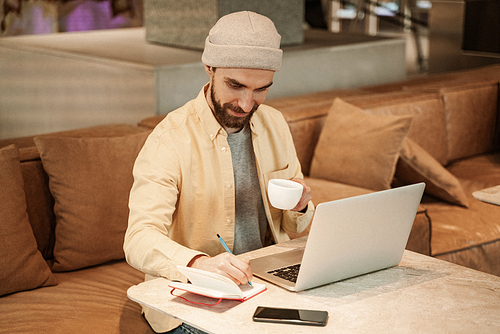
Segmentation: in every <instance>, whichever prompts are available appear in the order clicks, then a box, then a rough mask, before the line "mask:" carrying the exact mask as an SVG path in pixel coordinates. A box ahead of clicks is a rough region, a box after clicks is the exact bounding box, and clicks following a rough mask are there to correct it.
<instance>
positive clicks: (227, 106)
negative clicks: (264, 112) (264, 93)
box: [210, 85, 259, 129]
mask: <svg viewBox="0 0 500 334" xmlns="http://www.w3.org/2000/svg"><path fill="white" fill-rule="evenodd" d="M210 98H211V99H212V105H213V106H214V110H213V112H214V116H215V118H216V119H217V121H218V122H219V124H220V125H222V126H223V127H224V128H231V129H242V128H243V127H244V126H245V125H247V124H248V123H249V122H250V119H251V118H252V116H253V114H254V112H255V111H256V110H257V108H259V105H258V104H254V106H253V108H252V110H250V112H249V113H247V115H246V116H244V117H238V116H233V115H231V113H230V112H229V110H232V111H234V112H236V113H245V112H244V111H243V109H241V108H240V107H236V106H233V105H232V104H231V103H230V102H228V103H224V104H223V105H221V103H220V102H219V100H218V99H217V96H216V94H215V90H214V86H213V85H212V86H211V87H210Z"/></svg>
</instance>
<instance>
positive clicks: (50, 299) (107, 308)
mask: <svg viewBox="0 0 500 334" xmlns="http://www.w3.org/2000/svg"><path fill="white" fill-rule="evenodd" d="M54 276H55V277H56V279H57V281H58V282H59V284H58V285H57V286H51V287H47V288H43V289H38V290H35V291H27V292H20V293H16V294H14V295H10V296H5V297H3V298H0V314H1V315H2V316H1V317H0V332H2V333H42V334H43V333H46V334H48V333H93V334H94V333H106V334H111V333H141V334H153V333H154V331H153V330H152V329H151V327H150V326H149V325H148V323H147V321H146V319H144V317H143V316H142V314H141V305H139V304H138V303H136V302H133V301H132V300H130V299H128V298H127V289H128V288H129V287H131V286H132V285H136V284H139V283H141V282H143V281H144V274H143V273H142V272H140V271H138V270H136V269H134V268H132V267H131V266H129V265H128V264H127V263H126V262H125V261H124V260H122V261H113V262H110V263H107V264H103V265H100V266H94V267H91V268H87V269H84V270H76V271H71V272H64V273H54Z"/></svg>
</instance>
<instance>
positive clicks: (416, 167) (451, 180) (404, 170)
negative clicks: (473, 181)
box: [395, 138, 468, 207]
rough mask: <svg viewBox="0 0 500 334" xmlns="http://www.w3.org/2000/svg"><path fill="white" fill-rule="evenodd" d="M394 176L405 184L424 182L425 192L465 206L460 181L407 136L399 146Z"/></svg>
mask: <svg viewBox="0 0 500 334" xmlns="http://www.w3.org/2000/svg"><path fill="white" fill-rule="evenodd" d="M395 176H396V178H397V179H398V181H400V182H402V183H405V184H412V183H419V182H425V184H426V187H425V192H426V193H427V194H430V195H432V196H435V197H438V198H440V199H442V200H445V201H447V202H449V203H452V204H457V205H461V206H464V207H467V205H468V201H467V196H466V195H465V193H464V191H463V189H462V187H461V185H460V182H459V181H458V180H457V178H456V177H455V176H453V175H452V174H451V173H450V172H449V171H447V170H446V169H445V168H444V167H443V166H442V165H441V164H440V163H439V162H438V161H437V160H436V159H434V158H433V157H432V156H431V155H430V154H429V153H427V151H426V150H424V149H423V148H422V147H420V145H418V144H417V143H415V142H414V141H412V140H411V139H410V138H407V139H406V141H405V143H404V144H403V146H402V148H401V153H400V156H399V160H398V164H397V165H396V173H395Z"/></svg>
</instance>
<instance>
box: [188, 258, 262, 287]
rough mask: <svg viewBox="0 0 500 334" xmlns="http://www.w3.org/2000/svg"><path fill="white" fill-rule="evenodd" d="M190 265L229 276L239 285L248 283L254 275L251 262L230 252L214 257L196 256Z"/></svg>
mask: <svg viewBox="0 0 500 334" xmlns="http://www.w3.org/2000/svg"><path fill="white" fill-rule="evenodd" d="M190 266H191V267H193V268H198V269H202V270H207V271H211V272H214V273H217V274H220V275H223V276H226V277H229V278H230V279H231V280H233V282H235V283H236V284H238V285H241V284H248V282H249V281H250V280H251V279H252V276H253V273H252V269H251V268H250V262H249V261H248V260H242V259H239V258H237V257H236V256H234V255H233V254H230V253H222V254H219V255H217V256H214V257H208V256H201V257H198V258H195V259H194V260H193V261H192V262H191V264H190Z"/></svg>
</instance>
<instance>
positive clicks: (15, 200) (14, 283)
mask: <svg viewBox="0 0 500 334" xmlns="http://www.w3.org/2000/svg"><path fill="white" fill-rule="evenodd" d="M0 185H1V186H0V212H1V215H0V296H2V295H5V294H9V293H13V292H18V291H23V290H31V289H34V288H37V287H41V286H49V285H55V284H56V283H57V282H56V279H55V277H54V275H53V274H52V272H51V271H50V269H49V267H48V266H47V263H46V262H45V260H44V259H43V257H42V254H41V253H40V252H39V251H38V249H37V244H36V239H35V236H34V234H33V230H32V229H31V225H30V222H29V218H28V213H27V212H26V195H25V193H24V181H23V176H22V174H21V164H20V162H19V151H18V149H17V148H16V147H15V146H14V145H10V146H7V147H5V148H2V149H0Z"/></svg>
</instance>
